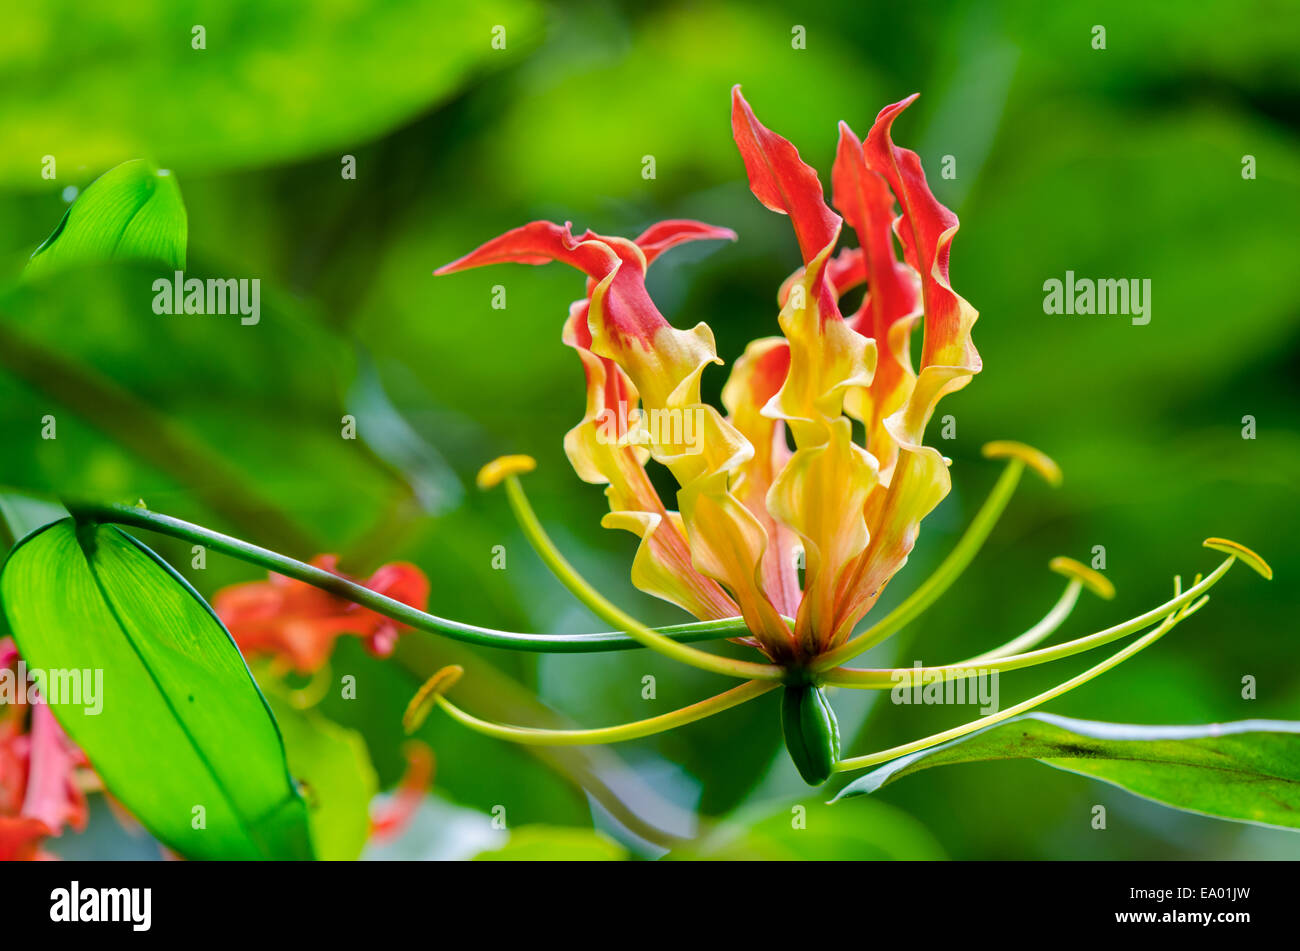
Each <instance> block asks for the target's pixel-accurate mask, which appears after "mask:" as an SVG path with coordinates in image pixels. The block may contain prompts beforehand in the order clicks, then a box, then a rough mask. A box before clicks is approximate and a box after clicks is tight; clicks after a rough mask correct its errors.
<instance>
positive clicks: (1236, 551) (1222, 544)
mask: <svg viewBox="0 0 1300 951" xmlns="http://www.w3.org/2000/svg"><path fill="white" fill-rule="evenodd" d="M1201 544H1202V545H1204V546H1205V547H1206V548H1213V549H1214V550H1215V551H1221V552H1223V553H1224V554H1225V555H1236V556H1237V557H1238V558H1240V559H1241V560H1242V561H1244V562H1245V563H1246V564H1248V565H1250V567H1252V568H1254V569H1255V570H1256V571H1257V572H1259V573H1260V574H1261V575H1263V576H1264V577H1265V578H1267V579H1268V580H1269V581H1272V580H1273V569H1272V568H1270V567H1269V564H1268V562H1267V561H1265V560H1264V559H1263V558H1261V557H1259V555H1257V554H1256V553H1255V552H1253V551H1251V550H1250V549H1249V548H1247V547H1246V546H1245V545H1240V544H1238V543H1237V542H1230V541H1228V539H1226V538H1207V539H1206V540H1205V541H1203V542H1201Z"/></svg>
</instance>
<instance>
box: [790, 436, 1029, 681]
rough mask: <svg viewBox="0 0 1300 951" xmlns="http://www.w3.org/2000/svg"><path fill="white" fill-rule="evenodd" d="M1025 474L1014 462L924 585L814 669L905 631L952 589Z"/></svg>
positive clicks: (1017, 461) (825, 656)
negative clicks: (1021, 476) (950, 587)
mask: <svg viewBox="0 0 1300 951" xmlns="http://www.w3.org/2000/svg"><path fill="white" fill-rule="evenodd" d="M1024 471H1025V463H1024V462H1023V461H1022V460H1020V459H1012V460H1011V461H1010V462H1009V463H1008V464H1007V467H1006V469H1005V470H1004V471H1003V473H1002V475H1001V476H1000V477H999V478H998V481H997V483H996V484H994V486H993V491H992V492H990V493H989V497H988V498H987V499H985V500H984V504H983V506H981V507H980V510H979V511H978V512H977V513H975V518H974V519H972V520H971V523H970V525H969V527H967V529H966V533H965V534H964V535H962V537H961V539H960V540H959V541H958V542H957V544H956V546H954V547H953V550H952V551H951V552H949V553H948V557H947V558H945V559H944V560H943V563H942V564H940V565H939V567H938V568H936V569H935V572H934V574H932V575H930V577H928V578H926V579H925V581H924V582H922V584H921V586H920V587H918V588H917V589H916V590H915V591H913V592H912V593H911V594H910V595H909V596H908V598H907V600H905V601H904V602H903V603H902V604H900V605H899V606H898V607H896V608H894V610H892V611H890V612H889V613H888V614H887V615H885V616H884V617H883V618H881V619H880V620H879V621H878V622H877V623H876V624H874V625H873V626H872V627H870V628H868V629H867V630H866V631H864V632H863V633H862V634H860V635H858V636H857V637H855V638H853V639H852V640H850V641H848V642H847V643H845V644H841V645H840V646H839V647H837V648H835V649H834V650H832V651H828V652H827V653H825V654H823V655H822V656H821V657H819V658H817V660H816V661H815V662H814V663H813V665H812V666H813V670H814V671H816V672H820V671H824V670H829V669H830V668H832V667H838V666H839V665H840V664H842V663H844V662H845V661H846V660H851V659H852V658H854V657H857V656H858V655H859V654H861V653H862V652H863V651H865V650H869V649H870V648H872V647H875V646H876V645H877V644H879V643H880V642H881V641H883V640H885V638H887V637H889V636H891V635H892V634H895V633H896V632H898V631H900V630H902V629H903V628H904V627H906V626H907V625H908V624H909V623H911V621H912V620H913V619H914V618H916V617H918V616H919V615H920V614H921V613H922V612H923V611H924V610H925V609H926V608H928V607H929V606H930V605H931V604H933V603H934V602H935V601H937V600H938V599H939V596H940V595H942V594H943V593H944V592H945V591H947V590H948V588H949V586H951V585H952V583H953V582H954V581H956V580H957V579H958V577H960V576H961V573H962V572H963V571H965V570H966V566H967V565H969V564H970V563H971V561H972V560H973V559H974V558H975V555H976V554H977V553H978V552H979V550H980V547H981V546H982V545H983V544H984V541H985V539H987V538H988V537H989V533H990V532H992V531H993V526H994V525H996V524H997V521H998V518H999V516H1001V515H1002V511H1003V509H1005V508H1006V507H1007V503H1008V502H1010V501H1011V496H1012V494H1013V493H1014V492H1015V491H1016V485H1017V484H1018V483H1019V482H1020V475H1021V473H1023V472H1024Z"/></svg>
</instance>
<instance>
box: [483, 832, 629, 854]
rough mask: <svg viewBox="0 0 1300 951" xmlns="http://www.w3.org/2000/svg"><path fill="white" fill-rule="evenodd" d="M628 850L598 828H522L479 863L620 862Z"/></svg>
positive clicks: (511, 834)
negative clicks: (597, 829) (596, 829)
mask: <svg viewBox="0 0 1300 951" xmlns="http://www.w3.org/2000/svg"><path fill="white" fill-rule="evenodd" d="M625 858H627V850H626V849H624V848H623V847H622V846H621V845H619V844H618V843H617V842H613V841H611V840H609V839H607V838H606V837H605V836H604V835H602V834H601V833H599V832H597V831H595V830H594V829H570V828H565V827H563V826H548V825H531V826H520V827H519V828H518V829H515V830H514V831H513V832H511V833H510V841H509V842H507V843H506V844H505V845H504V846H502V847H501V848H499V849H493V850H492V851H490V852H480V853H479V854H478V855H476V856H474V861H476V862H617V861H620V860H622V859H625Z"/></svg>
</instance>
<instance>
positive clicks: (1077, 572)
mask: <svg viewBox="0 0 1300 951" xmlns="http://www.w3.org/2000/svg"><path fill="white" fill-rule="evenodd" d="M1047 567H1048V568H1050V569H1052V570H1053V571H1055V572H1056V573H1057V574H1058V575H1064V576H1065V577H1067V578H1073V579H1074V580H1075V581H1078V582H1079V583H1080V584H1082V585H1083V586H1084V587H1085V588H1087V589H1088V590H1089V591H1091V592H1092V593H1093V594H1095V595H1096V596H1097V597H1099V598H1105V599H1106V600H1107V601H1109V600H1110V599H1111V598H1113V597H1115V586H1114V585H1113V584H1111V583H1110V579H1109V578H1107V577H1106V576H1105V575H1103V574H1102V573H1101V572H1100V571H1094V570H1093V569H1091V568H1089V567H1088V566H1087V565H1085V564H1083V563H1082V562H1078V561H1075V560H1074V559H1073V558H1066V557H1065V556H1064V555H1057V556H1056V557H1055V558H1053V559H1052V560H1051V561H1049V562H1048V563H1047Z"/></svg>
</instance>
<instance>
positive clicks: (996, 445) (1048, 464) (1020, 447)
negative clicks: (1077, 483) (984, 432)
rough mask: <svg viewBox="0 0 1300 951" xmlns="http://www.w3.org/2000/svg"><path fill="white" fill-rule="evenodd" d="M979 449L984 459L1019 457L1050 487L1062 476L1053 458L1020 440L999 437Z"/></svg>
mask: <svg viewBox="0 0 1300 951" xmlns="http://www.w3.org/2000/svg"><path fill="white" fill-rule="evenodd" d="M980 451H981V452H982V453H983V454H984V458H985V459H1019V460H1020V461H1021V462H1023V463H1024V464H1025V465H1027V466H1029V467H1030V468H1031V469H1033V470H1034V471H1035V472H1037V473H1038V474H1039V475H1040V476H1042V477H1043V478H1044V479H1045V480H1047V484H1048V485H1050V486H1052V487H1056V486H1058V485H1060V484H1061V480H1062V478H1064V477H1063V476H1062V474H1061V467H1060V466H1058V465H1057V464H1056V460H1055V459H1053V458H1052V457H1051V456H1049V455H1047V453H1045V452H1040V451H1039V450H1037V449H1035V448H1034V447H1033V446H1028V445H1026V444H1025V443H1022V442H1014V441H1012V440H1010V439H1000V440H996V441H995V442H990V443H985V444H984V448H983V449H981V450H980Z"/></svg>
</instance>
